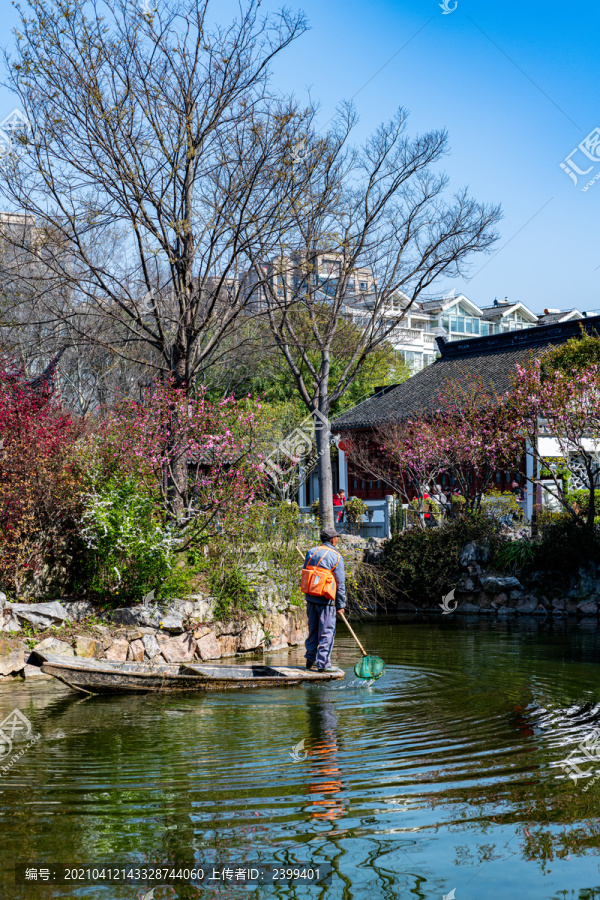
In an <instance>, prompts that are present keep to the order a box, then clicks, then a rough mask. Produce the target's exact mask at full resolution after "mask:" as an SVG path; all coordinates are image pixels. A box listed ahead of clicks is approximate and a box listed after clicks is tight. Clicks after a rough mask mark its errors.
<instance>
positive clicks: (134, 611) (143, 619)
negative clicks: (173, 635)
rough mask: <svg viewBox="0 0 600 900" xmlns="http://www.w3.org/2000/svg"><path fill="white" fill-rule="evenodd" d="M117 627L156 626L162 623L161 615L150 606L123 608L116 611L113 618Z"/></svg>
mask: <svg viewBox="0 0 600 900" xmlns="http://www.w3.org/2000/svg"><path fill="white" fill-rule="evenodd" d="M111 618H112V621H113V622H115V623H116V624H117V625H133V626H137V627H138V628H139V626H140V625H156V627H158V622H159V621H160V613H159V611H158V610H157V609H156V608H155V607H149V606H123V607H121V609H115V610H114V611H113V614H112V616H111Z"/></svg>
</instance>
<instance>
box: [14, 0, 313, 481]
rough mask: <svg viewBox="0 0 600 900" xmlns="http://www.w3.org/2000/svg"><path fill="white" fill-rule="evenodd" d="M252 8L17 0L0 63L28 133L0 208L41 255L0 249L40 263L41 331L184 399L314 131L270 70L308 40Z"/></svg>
mask: <svg viewBox="0 0 600 900" xmlns="http://www.w3.org/2000/svg"><path fill="white" fill-rule="evenodd" d="M259 6H260V0H247V2H246V3H245V5H244V6H241V7H240V12H239V16H238V18H237V19H236V20H235V21H233V22H231V23H230V24H229V25H226V26H216V25H210V24H209V21H210V18H211V15H212V5H211V4H210V3H209V0H199V2H198V0H164V2H163V0H161V2H160V3H159V5H158V8H157V10H156V11H154V12H152V13H144V12H143V10H142V9H141V5H139V4H137V3H131V2H129V0H108V2H107V3H105V4H102V5H100V4H97V3H96V2H94V0H92V2H91V3H90V2H87V0H50V2H47V0H29V4H28V7H27V8H26V9H24V10H23V12H22V14H21V26H20V29H19V34H18V36H17V56H16V59H14V60H10V59H9V60H8V65H9V72H10V81H11V84H12V87H13V88H14V91H15V94H16V96H17V98H18V102H19V103H20V105H21V107H22V108H23V110H24V112H25V114H26V116H27V118H28V120H29V123H30V125H31V129H30V130H29V131H28V132H27V133H26V134H22V135H21V138H20V140H19V141H17V142H16V146H15V152H13V153H12V154H11V155H10V156H9V157H8V158H6V159H5V160H4V165H3V168H2V179H1V182H2V183H1V190H2V193H3V196H4V198H5V200H6V201H7V202H8V204H9V205H10V207H11V208H15V207H16V208H17V209H18V210H19V211H20V212H22V213H23V214H25V215H27V216H30V217H33V219H34V220H35V225H36V238H35V241H31V240H28V239H27V237H26V236H21V237H19V235H18V234H16V233H12V234H6V235H5V239H6V240H12V242H13V245H14V246H15V248H17V249H18V251H19V253H18V255H17V256H16V257H15V258H16V259H17V258H18V260H19V264H20V265H21V267H22V258H23V255H29V256H32V257H35V258H36V259H37V260H38V261H39V262H40V265H39V266H37V267H36V270H35V272H32V271H29V272H26V271H24V270H23V268H21V272H22V273H23V274H24V277H25V279H29V281H30V284H31V286H32V288H33V289H34V290H35V292H36V296H37V297H38V304H37V310H38V312H39V323H40V324H41V323H43V324H44V326H45V327H46V326H48V325H49V323H50V324H53V323H65V322H67V323H68V325H69V328H70V329H71V331H72V332H75V333H76V334H78V336H79V338H80V339H81V340H82V341H83V342H88V343H89V342H93V343H95V344H96V345H99V346H101V347H103V348H104V349H106V350H107V351H110V353H111V354H113V355H116V356H118V357H120V358H121V359H122V360H125V361H127V362H129V363H134V364H139V365H142V366H146V367H150V368H151V369H152V370H154V371H155V372H157V373H162V374H163V375H164V376H166V377H170V378H172V379H173V381H174V383H175V384H176V385H178V386H183V385H185V386H186V387H187V388H189V387H190V386H192V385H193V383H194V380H195V379H196V377H197V375H198V373H199V372H201V371H202V369H203V367H205V366H206V364H207V362H208V361H209V360H210V359H211V356H212V355H213V354H214V352H215V351H216V350H217V349H218V348H219V345H220V342H221V341H222V340H223V338H224V336H225V335H226V334H227V333H228V331H229V329H230V328H231V327H232V325H233V323H234V322H235V320H236V319H237V317H238V316H239V315H240V313H241V312H242V311H243V310H244V309H245V308H246V300H247V295H246V291H245V289H244V288H243V287H242V279H241V277H240V275H241V269H240V266H241V264H242V263H243V264H244V265H246V256H245V254H247V253H248V252H249V247H248V243H249V242H251V241H253V240H255V239H256V235H257V233H260V234H261V235H262V240H263V241H267V242H268V240H269V234H271V233H273V232H274V230H275V231H277V232H278V231H279V230H280V229H281V227H282V223H284V222H285V221H286V218H285V211H286V209H287V207H289V206H293V205H294V203H295V198H296V197H298V196H299V195H300V192H301V185H299V184H298V181H297V180H293V179H290V178H289V177H287V175H286V174H285V171H284V170H282V165H281V160H282V158H284V157H285V155H286V154H287V155H289V153H290V148H292V147H293V146H294V145H295V142H296V137H295V135H296V131H297V130H298V129H299V128H300V129H301V128H302V127H303V123H304V121H305V120H306V119H307V117H308V118H310V116H311V114H312V113H311V111H310V110H308V111H304V110H303V111H299V110H298V108H297V107H296V105H295V103H294V102H293V101H288V100H286V99H285V98H281V97H278V96H276V95H275V93H274V92H273V91H272V89H271V87H270V71H269V66H270V64H271V62H272V60H273V59H274V58H275V57H276V56H277V55H278V54H279V53H281V52H282V51H283V50H284V49H285V48H286V47H287V46H289V45H290V44H291V43H292V42H293V41H294V40H295V39H296V38H298V37H299V36H300V35H301V34H302V33H303V32H304V31H305V29H306V24H305V20H304V17H303V15H302V14H291V13H290V12H289V11H287V10H282V11H281V12H280V13H278V14H273V15H266V16H264V17H262V18H261V16H260V10H259ZM281 173H282V174H281ZM82 309H84V310H85V315H84V316H82V315H80V312H81V310H82ZM180 474H181V473H180Z"/></svg>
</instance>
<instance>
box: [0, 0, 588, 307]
mask: <svg viewBox="0 0 600 900" xmlns="http://www.w3.org/2000/svg"><path fill="white" fill-rule="evenodd" d="M287 2H288V5H289V6H290V7H292V8H294V7H295V6H296V4H295V3H294V2H293V0H287ZM440 2H442V0H371V2H370V3H366V2H364V0H344V2H342V0H303V2H302V3H301V4H299V6H300V8H302V9H303V10H304V11H305V13H306V14H307V16H308V19H309V22H310V25H311V30H310V31H309V32H308V34H306V35H305V36H304V37H303V38H301V39H300V40H299V41H298V42H297V43H296V44H295V45H294V46H293V47H291V48H290V49H289V50H288V51H287V53H286V55H285V58H283V57H282V58H281V59H280V60H279V61H278V63H277V65H276V68H275V78H276V83H277V85H278V87H280V88H281V89H282V90H285V91H293V92H294V93H295V94H296V96H297V97H298V98H304V97H307V96H308V91H310V94H311V96H312V98H313V99H315V100H319V101H320V102H321V119H322V123H323V124H325V123H326V122H327V120H328V119H329V118H330V117H331V116H332V115H333V113H334V111H335V107H336V104H337V103H339V102H340V101H341V100H343V99H349V98H351V97H353V98H354V102H355V104H356V107H357V111H358V113H359V116H360V122H359V126H358V128H357V131H356V138H357V140H362V139H364V138H365V137H366V136H367V135H368V134H369V133H370V132H371V131H372V130H373V129H374V128H375V127H376V126H377V124H378V123H379V122H380V121H382V120H385V119H387V118H389V117H390V116H391V115H392V114H393V112H394V111H395V110H396V108H397V107H398V106H404V107H406V108H407V109H408V110H409V111H410V113H411V116H410V120H409V128H410V131H411V132H413V133H415V132H418V131H425V130H428V129H431V128H441V127H445V128H447V129H448V132H449V138H450V147H451V154H450V156H449V157H448V158H447V160H446V162H445V169H446V171H447V172H448V174H449V176H450V180H451V181H450V183H451V187H452V188H456V189H458V188H459V187H461V186H463V185H468V186H469V188H470V191H471V193H472V195H473V196H474V197H475V198H476V199H478V200H481V201H491V202H497V203H501V204H502V207H503V210H504V219H503V221H502V223H501V226H500V230H501V240H500V242H499V244H498V246H497V248H496V255H495V256H494V257H493V258H491V259H490V258H489V257H485V258H484V257H477V258H475V259H474V261H473V265H472V270H471V274H470V277H469V278H466V279H464V280H460V281H457V282H456V283H449V282H447V283H442V284H440V291H443V292H445V291H446V290H450V289H452V288H454V289H455V290H457V291H462V292H464V293H465V294H466V295H467V296H468V297H470V298H471V299H472V300H473V301H474V302H475V303H478V304H480V305H489V304H491V303H492V302H493V300H494V297H498V298H504V297H505V296H508V297H509V299H511V300H521V301H522V302H524V303H525V304H526V305H527V306H529V307H530V308H531V309H533V310H534V311H535V312H541V311H542V310H543V309H544V308H545V307H552V308H560V309H568V308H571V307H573V306H576V307H578V308H579V309H580V310H582V311H583V310H591V309H597V308H598V309H600V241H599V234H600V223H599V215H598V213H599V210H600V180H599V181H598V182H596V183H594V184H593V186H591V187H590V188H589V190H587V191H586V192H584V191H582V190H581V188H582V187H584V186H585V185H586V184H587V182H588V180H591V179H592V178H593V176H594V175H595V174H597V173H598V174H599V178H600V145H599V150H598V157H599V158H597V159H596V158H594V159H589V157H587V156H585V155H583V154H582V153H581V151H578V153H577V155H576V156H574V157H573V162H575V163H576V164H577V165H578V166H579V168H580V169H582V170H584V169H587V168H589V167H592V169H591V171H590V173H589V174H588V175H587V176H586V177H584V176H578V185H574V184H573V181H572V180H571V179H570V178H569V177H568V175H567V174H566V173H565V172H564V171H562V170H561V168H560V163H561V162H564V161H565V158H566V157H567V156H568V155H569V154H570V153H571V152H572V151H573V150H575V148H576V147H578V145H579V144H580V143H581V142H582V141H583V140H584V139H585V138H586V136H588V135H589V134H590V133H591V132H593V130H594V129H595V128H596V127H597V126H600V99H599V98H598V90H597V84H598V81H599V78H598V76H599V74H600V73H599V72H598V69H599V68H600V59H599V57H598V52H597V44H598V35H599V34H600V6H599V5H598V4H594V3H592V2H580V3H579V4H577V5H575V4H567V3H563V2H560V3H558V2H542V0H529V2H527V3H523V2H522V0H521V2H517V0H458V5H457V7H456V9H455V11H454V12H452V13H450V14H447V15H444V14H443V11H442V9H441V8H440V6H439V3H440ZM455 2H456V0H448V6H449V7H450V8H452V7H454V4H455ZM0 3H1V7H0V8H1V9H2V13H3V16H2V18H3V24H4V25H5V26H6V25H7V24H11V23H14V24H16V16H15V13H14V10H13V8H12V6H11V5H10V4H9V3H8V2H7V0H0ZM262 5H263V7H264V8H265V9H270V8H273V9H274V8H277V6H278V5H280V4H278V3H274V2H272V0H263V4H262ZM233 8H234V7H233V5H232V4H231V3H230V0H219V3H218V5H216V7H215V9H216V11H217V15H219V16H220V15H221V11H222V18H223V19H224V20H225V19H226V18H227V17H228V13H229V11H230V10H231V9H233ZM4 34H5V35H7V34H8V31H4ZM5 40H6V39H5ZM382 67H383V68H382ZM380 69H381V71H378V70H380ZM14 106H15V103H14V101H13V100H12V99H11V97H10V95H9V94H8V92H7V91H6V90H0V119H1V118H4V116H5V115H7V114H8V113H9V112H10V111H11V110H12V109H13V108H14ZM590 152H591V153H592V156H594V149H593V148H592V149H591V150H590ZM584 162H585V165H584V164H583V163H584Z"/></svg>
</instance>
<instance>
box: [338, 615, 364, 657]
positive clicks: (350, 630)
mask: <svg viewBox="0 0 600 900" xmlns="http://www.w3.org/2000/svg"><path fill="white" fill-rule="evenodd" d="M338 616H339V617H340V619H343V620H344V622H345V623H346V627H347V629H348V631H349V632H350V634H351V635H352V637H353V638H354V640H355V641H356V643H357V644H358V646H359V647H360V649H361V650H362V655H363V656H368V653H367V651H366V650H365V648H364V647H363V645H362V644H361V642H360V641H359V639H358V638H357V637H356V635H355V634H354V631H353V630H352V625H351V624H350V622H349V621H348V619H347V618H346V616H345V615H344V610H343V609H340V610H339V612H338Z"/></svg>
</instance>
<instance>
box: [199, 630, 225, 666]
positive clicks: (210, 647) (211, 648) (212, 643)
mask: <svg viewBox="0 0 600 900" xmlns="http://www.w3.org/2000/svg"><path fill="white" fill-rule="evenodd" d="M196 655H197V656H199V657H200V659H204V660H208V659H221V645H220V644H219V641H218V639H217V638H216V637H215V635H214V634H213V633H212V632H211V631H209V632H208V633H207V634H205V635H203V636H202V637H200V638H198V639H197V640H196Z"/></svg>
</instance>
